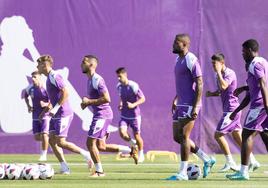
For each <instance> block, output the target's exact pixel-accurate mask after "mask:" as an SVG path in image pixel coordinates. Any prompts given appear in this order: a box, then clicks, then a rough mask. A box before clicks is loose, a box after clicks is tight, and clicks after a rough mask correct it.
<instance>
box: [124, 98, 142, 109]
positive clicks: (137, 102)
mask: <svg viewBox="0 0 268 188" xmlns="http://www.w3.org/2000/svg"><path fill="white" fill-rule="evenodd" d="M144 102H145V96H141V97H140V98H139V99H138V100H137V101H136V102H134V103H131V102H127V106H128V108H129V109H132V108H135V107H136V106H138V105H140V104H142V103H144Z"/></svg>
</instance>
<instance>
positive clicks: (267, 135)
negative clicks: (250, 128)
mask: <svg viewBox="0 0 268 188" xmlns="http://www.w3.org/2000/svg"><path fill="white" fill-rule="evenodd" d="M260 135H261V139H262V141H263V143H264V144H265V147H266V150H267V152H268V130H264V131H263V132H261V133H260Z"/></svg>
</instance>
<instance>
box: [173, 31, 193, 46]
mask: <svg viewBox="0 0 268 188" xmlns="http://www.w3.org/2000/svg"><path fill="white" fill-rule="evenodd" d="M176 40H180V41H182V42H183V43H186V44H190V42H191V39H190V36H189V35H188V34H187V33H181V34H177V35H176Z"/></svg>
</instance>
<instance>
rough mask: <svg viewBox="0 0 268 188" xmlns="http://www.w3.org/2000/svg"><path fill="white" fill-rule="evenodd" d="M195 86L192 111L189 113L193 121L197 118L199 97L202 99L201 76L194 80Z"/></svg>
mask: <svg viewBox="0 0 268 188" xmlns="http://www.w3.org/2000/svg"><path fill="white" fill-rule="evenodd" d="M195 82H196V86H195V99H194V104H193V110H192V112H191V117H192V118H193V119H196V118H197V107H198V106H200V105H201V104H200V103H201V97H202V91H203V79H202V76H199V77H197V78H196V80H195Z"/></svg>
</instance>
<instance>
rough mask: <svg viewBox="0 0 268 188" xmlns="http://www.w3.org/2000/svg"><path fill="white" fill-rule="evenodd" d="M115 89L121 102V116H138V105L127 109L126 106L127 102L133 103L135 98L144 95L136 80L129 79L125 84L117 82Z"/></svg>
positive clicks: (130, 117)
mask: <svg viewBox="0 0 268 188" xmlns="http://www.w3.org/2000/svg"><path fill="white" fill-rule="evenodd" d="M117 90H118V92H119V96H120V98H121V100H122V103H123V106H122V110H121V117H122V118H127V119H135V118H137V117H138V116H140V108H139V106H136V107H135V108H133V109H129V108H128V106H127V102H130V103H135V102H136V101H137V100H139V99H140V98H142V97H144V95H143V92H142V91H141V89H140V87H139V85H138V84H137V83H136V82H134V81H131V80H129V82H128V84H127V85H123V84H121V83H118V84H117Z"/></svg>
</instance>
